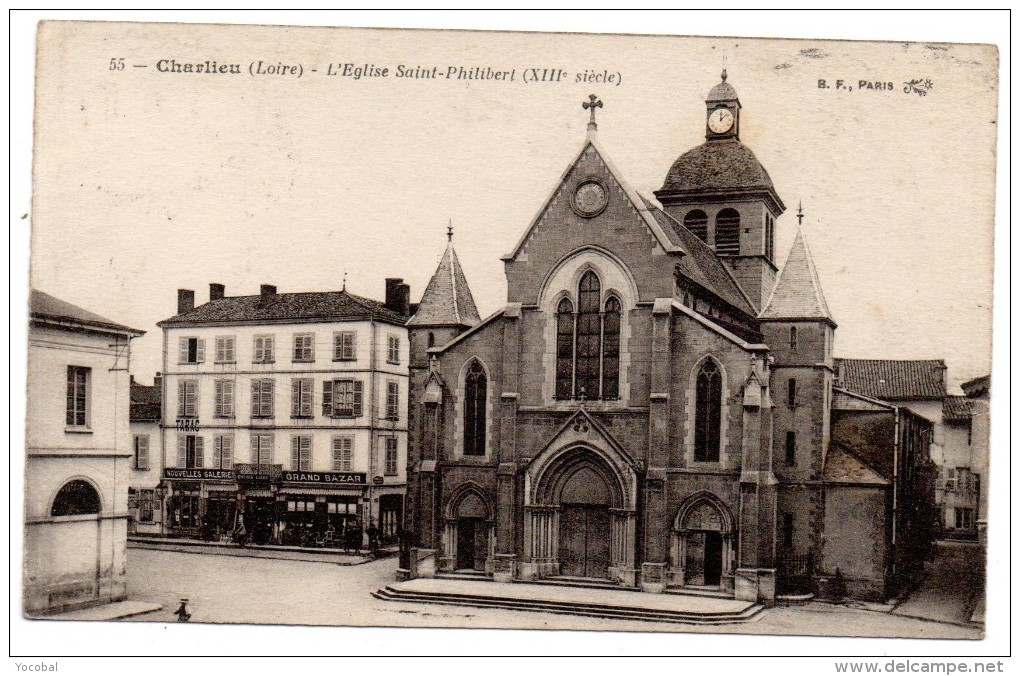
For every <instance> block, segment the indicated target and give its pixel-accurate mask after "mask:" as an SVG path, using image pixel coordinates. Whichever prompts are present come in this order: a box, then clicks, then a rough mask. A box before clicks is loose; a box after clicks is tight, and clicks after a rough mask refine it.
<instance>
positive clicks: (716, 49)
mask: <svg viewBox="0 0 1020 676" xmlns="http://www.w3.org/2000/svg"><path fill="white" fill-rule="evenodd" d="M95 18H96V20H62V19H60V18H59V17H58V18H56V19H53V20H50V19H46V18H44V19H43V20H38V21H35V20H33V21H23V22H22V24H23V26H22V28H24V29H25V30H26V31H29V32H30V33H31V34H32V35H31V36H30V37H31V39H33V40H34V47H33V49H34V53H35V66H34V74H33V79H32V86H33V87H34V95H33V96H32V103H31V106H30V107H31V124H32V129H31V132H29V130H28V129H27V128H26V130H25V134H26V135H27V137H26V138H25V141H24V142H25V143H26V144H28V145H29V146H30V153H31V155H30V160H31V181H30V182H29V181H28V180H27V177H26V180H25V185H26V193H25V200H23V201H22V200H20V199H19V198H18V197H17V192H16V191H15V192H13V193H12V194H13V195H15V197H13V198H12V202H13V203H12V207H11V214H12V221H11V222H12V230H17V231H18V232H21V231H23V232H24V238H25V241H26V243H27V244H28V245H29V247H30V251H26V252H25V253H24V254H23V255H24V256H26V258H27V260H26V261H25V263H22V266H23V267H24V268H25V274H26V275H27V285H26V287H25V289H24V291H23V295H21V296H19V295H18V294H17V293H15V294H13V295H12V298H11V310H10V314H11V326H12V334H17V333H19V332H22V333H24V334H25V336H27V338H20V339H19V340H23V341H24V345H25V349H24V352H21V353H19V352H18V351H14V352H12V362H18V363H20V364H21V366H19V367H18V368H19V369H25V368H26V367H25V365H26V364H27V370H24V371H22V373H24V376H18V375H12V383H11V392H12V400H13V399H15V398H19V399H21V398H23V399H24V408H23V415H24V428H23V429H24V435H25V436H24V441H23V443H24V449H25V452H24V455H23V456H22V457H21V458H18V459H17V462H16V463H14V464H13V466H12V472H11V479H10V481H11V491H10V493H11V502H12V511H11V525H10V527H11V532H12V533H15V531H17V533H15V534H16V535H17V536H18V537H17V538H16V539H15V541H14V542H15V544H13V545H12V550H11V552H10V555H11V571H12V588H11V609H12V610H11V612H12V618H15V619H16V622H17V625H18V632H19V633H21V632H24V635H25V636H29V635H31V637H32V639H31V641H30V642H29V644H26V645H31V646H32V647H30V648H29V647H26V648H23V649H22V650H23V651H24V652H21V653H18V652H17V651H18V644H17V641H15V639H13V638H12V645H11V650H12V655H13V654H16V653H17V654H30V655H36V654H42V653H43V652H45V651H47V650H49V651H54V654H61V655H75V654H81V652H80V651H84V650H88V647H87V645H85V644H83V642H82V639H81V638H75V639H71V638H68V639H67V640H68V641H72V640H73V641H77V642H73V643H67V644H66V647H65V644H61V640H62V639H60V638H58V637H60V636H61V635H62V634H65V633H66V634H67V635H68V636H70V635H72V634H75V632H77V631H78V629H79V628H81V629H82V630H83V631H86V632H87V633H85V634H81V636H82V637H84V636H90V635H101V636H102V635H107V636H111V635H112V634H113V633H116V632H124V633H123V634H122V635H123V636H129V635H130V636H133V637H136V640H137V641H138V642H137V643H135V644H134V645H133V646H132V647H131V649H130V650H127V652H125V653H123V654H131V655H145V654H168V655H169V654H173V655H183V654H195V655H203V654H212V655H216V654H219V655H237V656H254V655H263V654H264V655H295V654H303V655H308V654H322V655H342V654H351V655H361V654H366V653H365V652H363V651H370V650H374V649H375V648H374V646H376V645H377V644H379V645H388V644H389V643H390V642H397V643H399V642H400V641H402V640H404V637H407V640H408V641H412V643H409V644H407V645H405V646H403V647H401V648H393V649H392V652H388V653H384V654H392V655H397V654H406V652H407V651H416V650H417V651H423V652H425V651H428V650H430V649H429V648H427V647H423V646H427V645H428V644H427V641H428V640H430V639H428V638H426V637H434V638H435V640H436V641H438V642H440V643H439V644H440V645H442V646H443V648H441V649H439V648H437V650H442V651H444V654H450V655H454V654H464V653H465V652H469V653H472V654H476V653H475V651H476V650H477V651H482V652H480V654H525V653H523V652H522V650H529V648H519V647H512V646H511V645H509V644H508V643H506V642H504V641H503V640H502V639H501V636H504V637H506V641H509V640H510V637H511V636H513V637H515V638H514V639H513V640H514V642H515V643H518V642H524V645H527V642H528V641H532V640H533V641H535V642H536V643H535V644H534V645H533V647H531V648H530V649H531V650H535V651H540V652H550V653H557V652H558V653H559V654H575V652H576V651H577V650H582V649H580V648H578V647H577V646H578V645H580V644H575V643H572V641H574V640H575V639H577V640H585V641H587V643H584V645H585V646H586V648H584V649H583V650H585V651H586V652H585V654H588V655H592V654H601V652H600V651H602V650H607V649H609V648H599V647H598V646H599V645H600V642H603V641H606V639H610V640H615V638H614V637H617V636H621V637H626V636H627V635H631V639H630V640H633V639H640V638H641V635H646V636H647V640H658V639H657V636H663V635H673V636H675V637H676V640H677V641H680V643H675V644H673V646H674V647H673V650H674V653H673V654H676V653H677V652H680V653H690V654H691V655H701V656H704V655H711V654H715V655H720V654H730V655H732V654H738V653H740V652H744V653H748V654H763V655H782V654H799V655H807V654H821V655H836V654H844V653H845V654H854V653H859V652H861V651H865V650H866V651H870V652H868V653H866V654H871V655H896V654H908V655H912V654H921V655H924V654H956V655H985V654H990V651H992V650H993V648H992V647H989V644H988V643H987V641H986V638H987V637H988V636H990V635H991V634H992V633H995V632H999V633H998V634H997V635H998V636H999V637H1000V638H1001V636H1002V633H1001V632H1004V631H1008V628H1007V627H1005V626H1001V625H1000V626H998V627H993V626H992V623H993V622H994V621H998V622H1000V623H1001V622H1006V623H1008V616H1007V615H1006V614H1005V613H1004V612H1001V611H1000V612H999V614H998V615H994V616H993V615H992V614H990V613H988V616H989V620H988V626H987V627H986V613H987V610H986V608H987V604H988V602H989V601H991V600H992V599H991V598H990V595H991V594H994V593H998V594H999V595H1000V596H1002V595H1004V594H1005V589H1006V587H1005V586H1003V585H1007V584H1008V579H1006V578H1003V577H999V578H998V585H999V586H998V587H995V586H994V582H993V581H991V580H990V578H989V577H988V574H987V573H988V570H989V567H990V561H992V560H993V558H992V555H990V553H989V552H990V551H998V552H1000V556H1001V553H1002V552H1005V554H1006V555H1007V556H1008V544H1007V543H1008V541H1009V534H1010V518H1009V513H1008V505H1006V503H1005V502H1004V500H1005V497H1004V496H1006V495H1008V490H1009V476H1010V469H1011V468H1010V463H1009V457H1008V436H1005V435H1004V434H1003V430H1002V429H999V427H1000V426H1001V425H1004V424H1005V420H1004V419H998V418H996V419H995V420H994V421H993V419H992V415H991V413H990V411H991V408H992V401H993V400H992V396H991V390H992V386H991V382H992V373H993V367H994V368H995V369H996V371H997V374H999V375H1002V376H1007V377H1008V371H1007V370H1006V363H1000V362H999V361H996V363H995V364H994V365H993V359H992V328H993V271H994V264H993V263H994V261H993V258H994V256H995V254H996V246H995V224H996V217H998V218H999V219H1003V218H1008V214H1002V213H997V210H996V204H997V202H996V199H997V193H996V157H997V143H998V142H999V140H1000V138H999V137H1000V134H1001V133H1002V131H1000V129H999V127H1000V115H1001V112H1000V107H999V99H1000V84H1001V82H1000V62H1001V61H1002V60H1003V59H1004V58H1006V59H1008V54H1005V55H1004V54H1003V53H1001V52H1000V47H999V46H997V45H995V44H983V43H980V42H975V41H960V42H953V41H936V40H933V41H918V40H917V39H916V37H915V38H912V39H906V40H896V39H889V38H888V37H886V36H884V35H882V36H877V37H876V38H875V39H854V40H850V39H824V38H826V37H827V35H826V34H825V33H824V32H823V31H820V32H819V35H820V36H821V37H820V38H819V39H810V38H807V37H798V38H789V37H767V36H766V35H767V34H763V35H762V36H761V37H711V36H709V35H707V34H706V35H685V31H684V24H683V21H678V23H677V24H676V26H675V27H670V28H669V29H668V30H669V32H670V33H674V34H662V32H663V31H664V30H666V29H664V28H663V27H658V28H657V29H655V30H656V31H657V32H659V33H660V34H637V33H636V32H635V33H629V34H624V33H625V32H624V31H622V30H614V29H613V28H612V26H611V25H610V26H607V27H606V28H604V29H603V30H600V31H591V32H550V31H545V30H527V29H514V30H495V29H492V28H488V27H487V28H488V29H487V30H472V29H471V26H470V25H467V26H448V27H444V28H415V29H412V28H396V27H393V28H382V27H367V26H368V24H366V27H354V26H353V25H348V26H347V27H341V26H342V25H343V23H344V22H343V21H342V19H343V18H344V17H343V15H337V16H335V17H331V16H330V15H326V16H325V17H322V16H319V20H320V21H321V22H324V23H327V24H329V23H333V24H335V25H273V22H272V21H265V22H262V21H252V22H248V20H246V19H245V18H244V17H243V16H241V15H234V19H233V20H232V21H229V22H215V21H212V20H210V21H208V22H206V21H203V20H202V17H201V16H198V18H197V19H190V20H189V21H188V22H180V23H174V22H171V21H166V22H164V20H163V19H161V18H159V17H158V16H156V15H153V16H152V17H151V20H143V21H133V20H127V21H123V20H103V17H101V16H97V17H95ZM678 18H682V15H679V16H678ZM994 18H995V17H994V15H989V19H990V20H994ZM723 19H725V17H723ZM296 21H300V19H294V18H293V17H292V18H291V20H290V21H288V22H287V23H293V22H296ZM372 25H375V26H382V25H385V22H382V21H380V20H377V21H375V22H374V23H373V24H372ZM507 28H512V27H507ZM743 30H744V31H745V32H746V31H747V30H748V28H747V27H746V26H744V29H743ZM751 30H752V32H753V29H751ZM650 32H651V29H650ZM715 32H716V33H718V34H720V35H725V34H726V33H727V32H728V31H727V27H726V21H725V20H722V21H720V22H719V23H718V24H717V28H716V30H715ZM913 35H915V34H914V33H909V34H908V36H913ZM861 37H862V38H864V37H867V35H864V36H861ZM25 107H26V109H27V108H28V107H29V106H28V104H25ZM25 168H26V170H27V169H28V166H27V165H26V167H25ZM999 171H1000V172H1003V171H1006V172H1007V173H1008V170H1004V169H1002V168H1000V169H999ZM14 172H15V169H14V168H12V174H13V173H14ZM29 200H30V201H29ZM22 203H23V204H24V206H20V204H22ZM18 210H20V211H18ZM16 211H17V212H18V213H16ZM1002 241H1003V242H1005V241H1008V240H1002ZM11 256H12V261H13V260H14V259H15V258H17V257H18V256H19V253H18V252H17V250H16V249H12V253H11ZM996 291H997V292H998V291H1000V290H999V289H996ZM1006 294H1007V295H1006V296H1005V298H1006V299H1007V301H1008V291H1006ZM1000 300H1001V299H1000V297H999V296H996V304H995V306H994V309H995V314H996V315H997V314H999V313H1001V312H1006V314H1007V315H1008V307H1006V306H1000ZM997 340H998V338H997ZM997 360H998V357H997ZM14 373H15V374H16V373H17V371H15V372H14ZM12 410H16V409H12ZM1001 410H1003V412H1005V409H1001ZM21 425H22V423H21V421H20V420H18V419H12V428H18V427H19V426H21ZM993 425H994V426H995V429H996V431H997V434H996V435H993V434H992V427H993ZM996 439H997V440H998V441H997V442H995V441H993V440H996ZM19 445H20V442H17V443H15V442H12V449H13V450H12V457H14V456H15V455H20V448H19V447H18V446H19ZM993 469H994V472H993ZM990 496H991V502H990ZM990 504H992V505H1000V507H999V508H990ZM15 506H16V507H17V508H16V509H15ZM996 546H998V549H995V547H996ZM997 561H998V563H997V566H1000V567H1008V565H1009V563H1008V558H1007V559H1006V560H1002V559H997ZM996 590H997V591H996ZM1004 598H1005V597H1004V596H1003V599H1004ZM1004 602H1005V601H1004V600H1000V601H999V603H1000V604H1001V603H1004ZM993 617H994V619H993ZM15 619H12V623H14V622H15ZM258 625H269V626H264V627H262V628H261V629H259V628H258V627H257V626H258ZM311 627H317V628H320V629H318V630H313V629H310V628H311ZM326 627H328V628H347V629H331V630H332V631H338V632H347V633H340V634H335V636H342V637H345V638H343V639H342V640H341V639H328V638H327V639H323V638H321V637H323V636H328V634H322V633H321V632H322V631H323V630H322V629H321V628H326ZM355 627H371V628H376V629H373V630H372V632H371V633H367V634H358V633H351V630H350V628H355ZM69 629H73V631H71V632H68V630H69ZM411 629H419V630H421V629H428V630H430V631H429V632H427V633H425V634H415V633H414V632H412V631H410V630H411ZM465 629H471V630H508V631H502V632H499V631H496V632H472V633H470V634H465V633H463V632H460V633H458V632H457V630H465ZM157 630H159V631H163V632H165V633H164V634H163V635H162V636H161V637H160V638H152V639H148V638H143V637H149V636H155V634H154V632H155V631H157ZM524 630H539V631H530V632H528V633H521V632H522V631H524ZM313 631H314V632H317V633H314V634H313V633H312V632H313ZM166 632H169V633H166ZM182 632H186V633H182ZM281 632H282V633H281ZM591 632H598V633H591ZM476 635H477V636H479V637H484V643H481V644H479V647H477V648H472V647H469V646H466V645H463V644H464V643H466V642H470V641H472V640H473V639H472V637H473V636H476ZM183 636H188V637H189V638H188V639H187V640H188V641H189V642H191V643H190V644H189V646H188V647H187V648H178V649H175V650H177V651H176V652H159V651H167V650H171V648H170V647H168V646H171V645H172V644H173V640H172V638H173V637H183ZM313 636H318V637H320V638H319V639H318V643H319V644H318V647H317V648H312V649H309V650H311V651H314V652H309V650H301V651H298V649H297V648H296V647H295V644H290V643H289V641H290V639H291V638H294V639H295V640H301V641H307V642H312V643H313V644H314V643H315V641H316V639H315V638H313ZM358 636H364V637H365V638H364V641H365V643H363V644H362V646H361V647H359V646H358V641H359V640H361V639H359V638H357V637H358ZM777 636H778V637H814V638H811V639H807V638H800V639H798V642H797V643H782V644H772V645H773V646H776V645H781V646H782V647H780V648H777V647H773V648H771V649H770V648H769V647H768V645H769V644H768V643H767V642H765V641H763V640H762V639H763V638H764V637H777ZM46 637H50V638H49V643H50V645H49V646H48V647H42V646H40V644H41V643H42V644H44V643H46ZM245 637H247V638H245ZM254 637H264V641H263V640H262V639H256V640H253V638H254ZM279 637H286V638H287V641H284V643H283V644H281V643H280V640H279ZM600 637H601V638H600ZM755 637H756V638H755ZM836 637H839V638H843V639H850V640H849V641H847V640H844V641H842V642H841V643H840V644H838V646H839V647H835V648H834V647H832V645H833V643H832V642H831V641H830V642H828V643H825V642H824V639H832V638H836ZM886 639H906V640H907V641H899V642H898V643H897V642H889V641H886ZM146 640H151V641H153V643H151V644H145V641H146ZM331 640H335V641H337V643H334V644H333V645H329V642H330V641H331ZM727 640H739V641H745V640H746V641H748V643H746V644H744V643H737V644H732V645H736V646H739V647H738V648H736V649H732V648H730V649H727V648H725V647H724V646H726V645H727V643H726V641H727ZM812 640H815V641H819V642H818V643H815V644H812V643H811V642H810V641H812ZM879 640H882V641H884V642H880V641H879ZM111 641H113V640H112V639H111ZM557 641H560V644H559V646H558V647H557ZM157 642H158V643H157ZM858 642H859V643H858ZM947 642H951V643H947ZM115 644H116V641H113V642H112V645H115ZM217 644H218V645H219V648H216V647H214V646H216V645H217ZM340 644H342V646H343V647H340ZM458 644H459V645H458ZM103 645H106V644H103ZM145 645H149V647H148V648H146V647H144V646H145ZM649 645H652V644H649ZM654 645H659V644H654ZM482 646H484V647H482ZM676 646H683V649H682V650H679V649H677V648H676ZM801 646H806V647H801ZM882 646H887V647H882ZM947 646H950V647H947ZM104 649H105V650H106V651H107V652H105V653H100V654H107V655H115V654H121V653H118V652H117V650H118V649H117V648H116V647H106V648H104ZM901 649H902V650H903V651H913V652H906V653H902V652H900V650H901ZM995 649H1000V647H999V646H996V648H995ZM181 650H185V651H186V652H181ZM633 650H634V654H638V653H642V652H644V651H654V650H658V648H652V647H648V648H644V649H641V648H633ZM319 651H321V652H319ZM706 651H707V652H706ZM794 651H796V652H794ZM825 651H828V652H825ZM85 654H87V653H85ZM369 654H371V653H369ZM615 654H621V653H615ZM43 664H44V666H45V664H46V663H43ZM54 664H55V663H54ZM876 664H879V665H880V670H887V669H885V666H884V665H885V662H882V661H877V662H876ZM890 664H892V663H891V662H890ZM999 664H1000V670H1001V662H1000V663H999ZM844 666H846V665H844ZM858 666H859V665H858ZM914 666H917V665H916V664H915V665H914ZM836 667H837V671H839V670H840V669H839V664H838V663H837V665H836ZM19 668H20V667H19ZM825 668H826V669H830V670H831V669H832V666H831V663H830V666H828V667H825ZM895 668H896V667H895V666H894V670H895ZM52 670H56V669H55V668H54V669H52ZM906 670H908V671H909V670H910V667H909V666H908V667H907V669H906ZM915 670H916V669H915ZM972 670H973V669H972Z"/></svg>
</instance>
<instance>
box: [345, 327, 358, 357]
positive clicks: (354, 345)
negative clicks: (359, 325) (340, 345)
mask: <svg viewBox="0 0 1020 676" xmlns="http://www.w3.org/2000/svg"><path fill="white" fill-rule="evenodd" d="M347 335H349V336H350V337H351V352H350V355H351V357H350V358H351V359H357V358H358V334H357V333H355V332H354V331H351V332H350V333H349V334H347Z"/></svg>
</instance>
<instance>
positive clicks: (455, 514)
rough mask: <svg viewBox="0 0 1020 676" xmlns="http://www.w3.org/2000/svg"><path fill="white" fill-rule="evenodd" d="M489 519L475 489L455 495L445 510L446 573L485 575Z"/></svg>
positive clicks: (487, 511)
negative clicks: (461, 572)
mask: <svg viewBox="0 0 1020 676" xmlns="http://www.w3.org/2000/svg"><path fill="white" fill-rule="evenodd" d="M491 531H492V516H491V513H490V511H489V506H488V505H487V504H486V502H485V500H484V499H483V498H482V496H481V495H480V494H479V493H478V492H477V491H476V490H475V489H467V490H466V491H463V492H461V493H460V494H459V495H455V496H454V498H453V499H452V500H451V501H450V503H449V507H448V509H447V519H446V557H445V558H446V560H447V561H448V563H447V564H446V565H445V566H444V569H445V570H448V571H449V570H456V571H477V572H485V571H486V570H487V567H486V564H487V562H488V560H489V553H490V552H489V549H490V540H491Z"/></svg>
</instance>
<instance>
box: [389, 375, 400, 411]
mask: <svg viewBox="0 0 1020 676" xmlns="http://www.w3.org/2000/svg"><path fill="white" fill-rule="evenodd" d="M386 417H387V419H389V420H399V419H400V383H397V382H395V381H392V380H391V381H389V382H387V383H386Z"/></svg>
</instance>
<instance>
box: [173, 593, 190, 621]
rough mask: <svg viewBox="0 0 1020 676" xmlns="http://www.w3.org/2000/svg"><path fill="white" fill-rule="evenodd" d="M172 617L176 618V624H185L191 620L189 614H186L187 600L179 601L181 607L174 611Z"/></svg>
mask: <svg viewBox="0 0 1020 676" xmlns="http://www.w3.org/2000/svg"><path fill="white" fill-rule="evenodd" d="M174 615H176V616H177V621H178V622H187V621H188V620H190V619H191V613H189V612H188V599H181V607H180V608H178V609H177V610H175V611H174Z"/></svg>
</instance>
